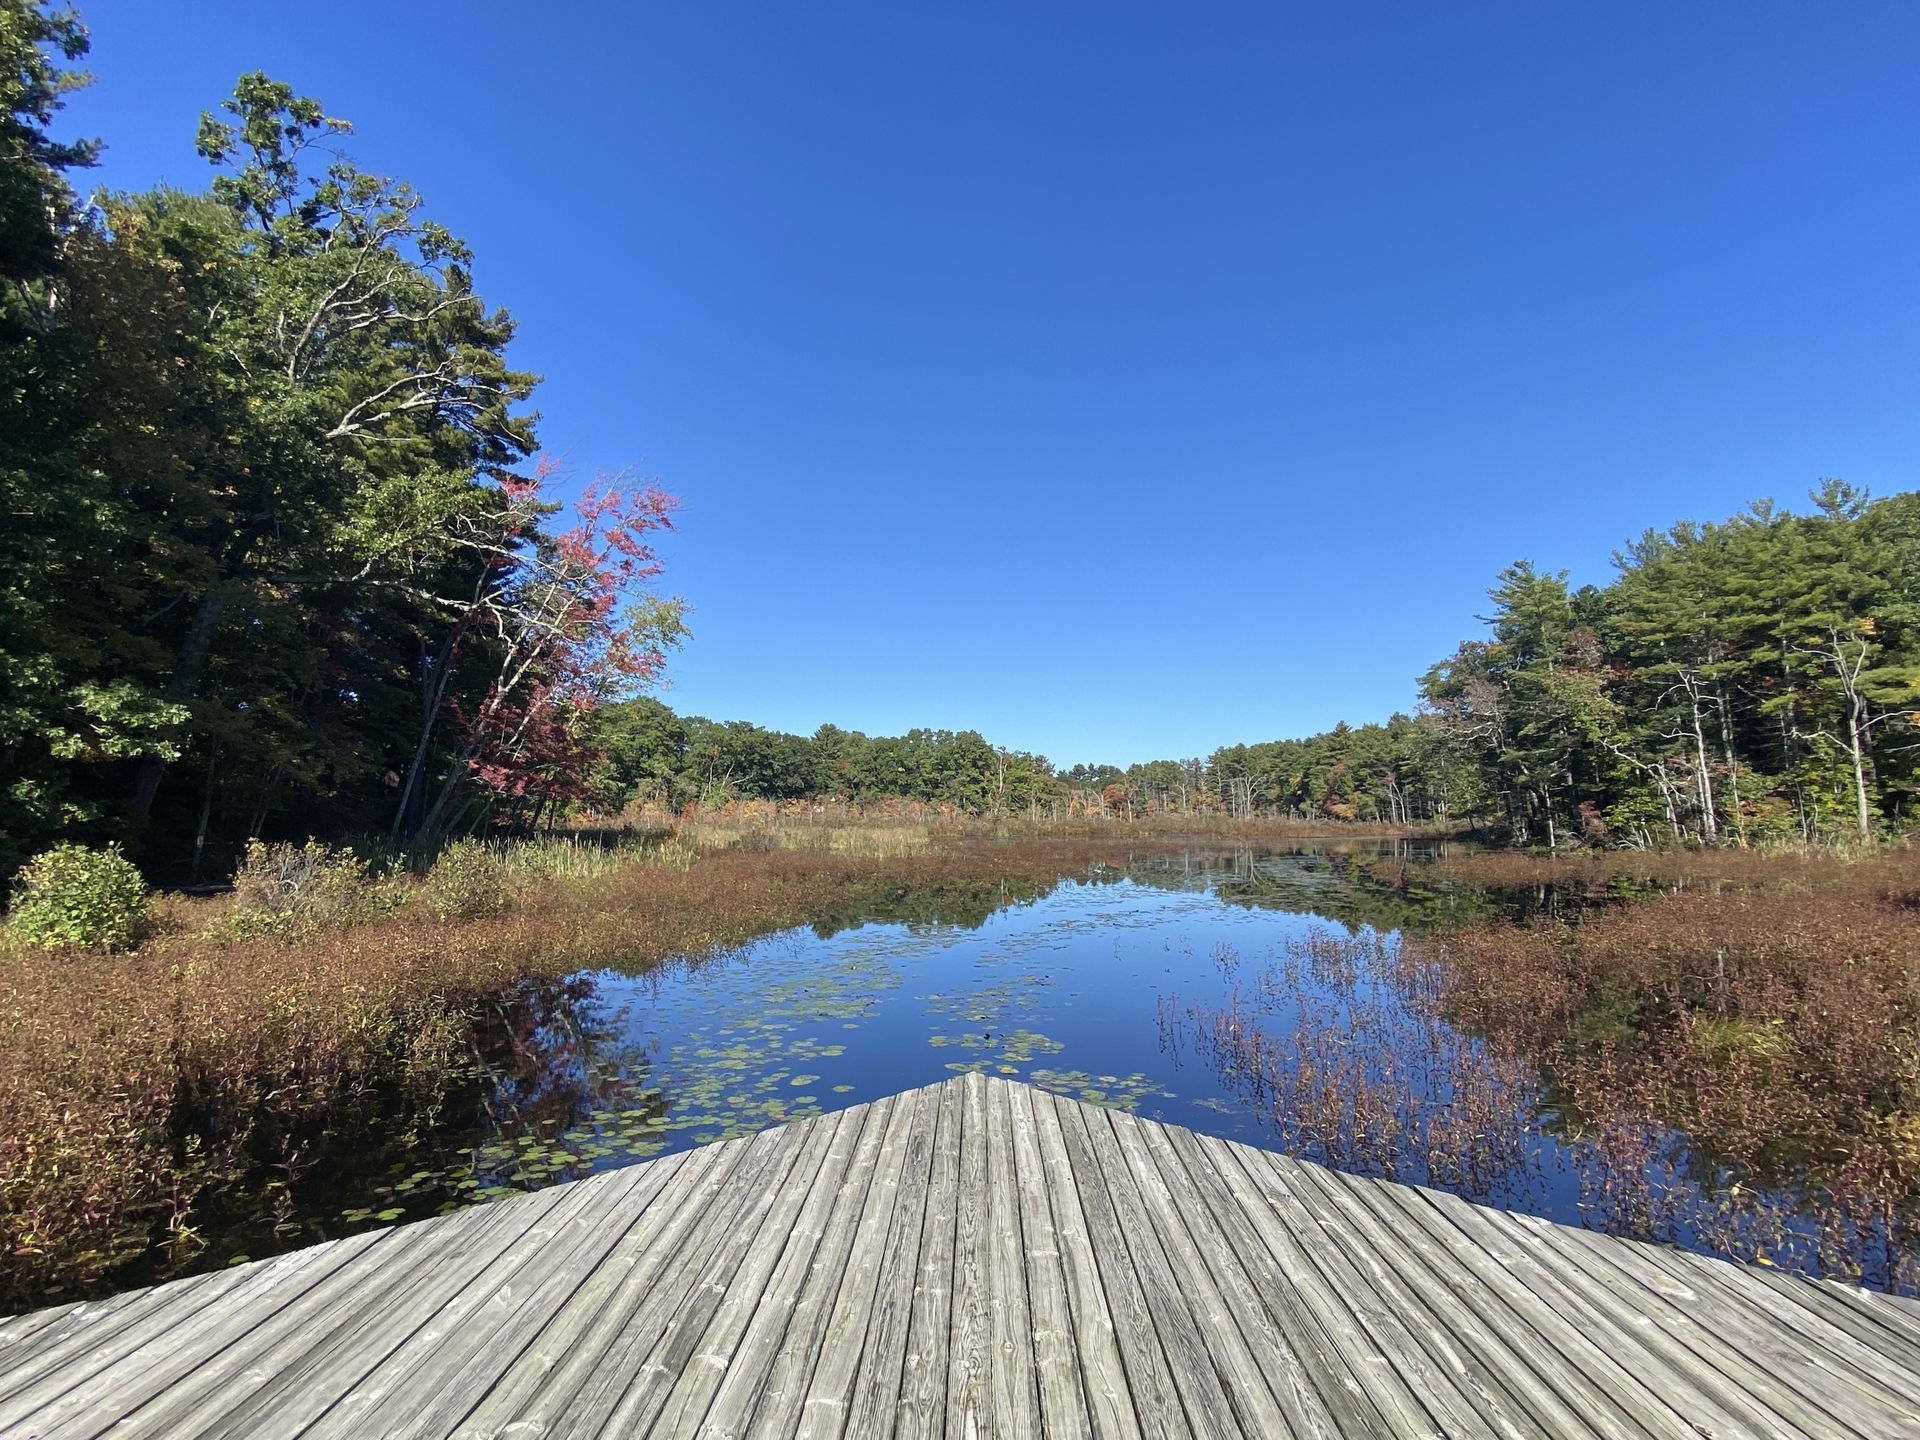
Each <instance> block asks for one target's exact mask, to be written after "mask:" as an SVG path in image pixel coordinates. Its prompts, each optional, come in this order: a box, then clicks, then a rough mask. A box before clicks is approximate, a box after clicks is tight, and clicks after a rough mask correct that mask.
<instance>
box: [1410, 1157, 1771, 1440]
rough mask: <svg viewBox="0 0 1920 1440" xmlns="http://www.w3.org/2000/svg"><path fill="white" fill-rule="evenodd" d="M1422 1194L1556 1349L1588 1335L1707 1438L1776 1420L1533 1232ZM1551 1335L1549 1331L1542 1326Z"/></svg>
mask: <svg viewBox="0 0 1920 1440" xmlns="http://www.w3.org/2000/svg"><path fill="white" fill-rule="evenodd" d="M1422 1193H1423V1194H1424V1195H1425V1196H1426V1198H1427V1200H1428V1201H1429V1202H1430V1203H1431V1204H1432V1205H1433V1207H1434V1208H1435V1209H1436V1210H1438V1211H1439V1212H1440V1213H1441V1214H1442V1215H1444V1216H1445V1217H1446V1218H1447V1219H1448V1220H1450V1221H1452V1222H1453V1224H1454V1225H1455V1226H1456V1227H1458V1228H1459V1229H1460V1230H1461V1231H1462V1232H1464V1233H1465V1234H1466V1236H1467V1237H1468V1239H1469V1240H1471V1241H1473V1242H1474V1243H1476V1244H1477V1245H1479V1246H1480V1247H1481V1248H1482V1249H1484V1250H1486V1251H1487V1252H1488V1253H1489V1254H1490V1255H1491V1256H1492V1257H1493V1259H1494V1260H1495V1261H1496V1262H1497V1263H1498V1264H1500V1265H1501V1266H1502V1267H1504V1268H1505V1269H1506V1270H1507V1271H1508V1272H1510V1273H1511V1274H1512V1275H1514V1277H1515V1278H1517V1279H1518V1280H1520V1281H1521V1283H1522V1284H1524V1285H1525V1286H1526V1287H1527V1288H1528V1289H1529V1290H1531V1291H1532V1292H1533V1294H1534V1295H1536V1296H1537V1297H1539V1299H1540V1300H1541V1301H1543V1302H1544V1303H1545V1305H1546V1306H1547V1308H1548V1309H1549V1310H1551V1311H1552V1312H1554V1313H1555V1314H1556V1315H1557V1316H1558V1317H1559V1323H1558V1325H1557V1326H1556V1327H1555V1328H1556V1329H1558V1330H1559V1332H1560V1337H1559V1338H1560V1342H1561V1344H1562V1346H1563V1349H1564V1348H1565V1347H1566V1346H1569V1345H1571V1344H1573V1343H1574V1342H1573V1339H1572V1337H1574V1336H1580V1337H1583V1338H1587V1339H1590V1340H1591V1341H1592V1342H1593V1344H1595V1345H1596V1346H1598V1347H1599V1349H1600V1350H1601V1351H1602V1353H1603V1354H1604V1355H1605V1356H1606V1358H1607V1359H1608V1360H1609V1361H1611V1362H1612V1364H1613V1365H1614V1366H1615V1367H1616V1368H1617V1369H1618V1370H1620V1371H1623V1372H1626V1373H1628V1374H1631V1375H1633V1376H1635V1377H1637V1378H1639V1379H1641V1380H1643V1381H1644V1382H1645V1383H1646V1386H1647V1388H1648V1389H1649V1390H1651V1391H1653V1392H1654V1393H1656V1394H1657V1395H1658V1396H1659V1398H1660V1400H1661V1401H1662V1403H1664V1404H1666V1405H1668V1406H1670V1407H1672V1408H1673V1409H1674V1410H1677V1411H1678V1412H1679V1413H1680V1415H1681V1417H1682V1418H1683V1419H1684V1420H1685V1421H1686V1423H1687V1424H1688V1425H1690V1426H1692V1427H1693V1429H1694V1431H1695V1432H1696V1433H1701V1432H1704V1433H1707V1434H1711V1435H1714V1436H1729V1437H1732V1436H1739V1437H1749V1436H1760V1435H1773V1434H1775V1433H1777V1432H1778V1430H1779V1428H1780V1427H1779V1421H1778V1418H1777V1417H1775V1416H1773V1415H1771V1414H1770V1413H1769V1412H1767V1411H1766V1410H1764V1409H1763V1408H1761V1407H1758V1406H1756V1405H1753V1404H1751V1403H1749V1402H1748V1401H1747V1400H1746V1399H1745V1397H1743V1396H1740V1395H1738V1394H1732V1393H1729V1387H1727V1386H1726V1385H1725V1383H1724V1382H1723V1381H1722V1379H1721V1377H1719V1376H1718V1375H1716V1374H1713V1373H1711V1372H1708V1371H1706V1370H1705V1368H1704V1367H1701V1366H1698V1365H1696V1364H1694V1363H1693V1357H1692V1356H1690V1355H1687V1354H1686V1353H1684V1352H1683V1351H1680V1350H1679V1349H1678V1347H1676V1346H1674V1345H1673V1343H1672V1341H1671V1340H1670V1339H1668V1338H1667V1337H1665V1336H1663V1335H1660V1334H1658V1333H1657V1332H1656V1329H1655V1327H1654V1326H1653V1325H1652V1323H1651V1322H1648V1321H1645V1320H1644V1319H1643V1318H1642V1317H1637V1316H1635V1315H1634V1314H1633V1313H1632V1312H1631V1311H1628V1310H1626V1309H1625V1308H1624V1307H1622V1306H1619V1305H1617V1304H1615V1303H1612V1302H1611V1301H1610V1300H1609V1299H1608V1298H1607V1297H1606V1296H1605V1295H1604V1293H1603V1292H1601V1291H1600V1290H1599V1289H1598V1287H1596V1286H1593V1285H1592V1284H1591V1283H1589V1282H1587V1281H1586V1280H1585V1278H1584V1277H1583V1276H1579V1275H1576V1274H1569V1273H1567V1272H1568V1267H1566V1266H1563V1265H1560V1264H1558V1263H1557V1262H1556V1261H1555V1259H1554V1257H1553V1256H1552V1254H1551V1253H1549V1252H1548V1250H1547V1247H1546V1246H1545V1245H1544V1244H1543V1243H1541V1242H1540V1241H1539V1239H1538V1238H1537V1237H1533V1236H1528V1235H1524V1234H1515V1233H1514V1232H1513V1231H1511V1230H1509V1229H1507V1228H1506V1227H1505V1226H1503V1225H1502V1224H1500V1223H1499V1221H1500V1218H1501V1217H1500V1216H1499V1215H1498V1213H1497V1212H1495V1211H1492V1210H1488V1209H1484V1208H1483V1207H1481V1206H1478V1205H1471V1204H1469V1203H1468V1202H1466V1201H1465V1200H1462V1199H1460V1198H1459V1197H1458V1196H1455V1195H1449V1194H1447V1193H1446V1192H1444V1191H1439V1190H1434V1191H1423V1192H1422ZM1549 1333H1551V1332H1549Z"/></svg>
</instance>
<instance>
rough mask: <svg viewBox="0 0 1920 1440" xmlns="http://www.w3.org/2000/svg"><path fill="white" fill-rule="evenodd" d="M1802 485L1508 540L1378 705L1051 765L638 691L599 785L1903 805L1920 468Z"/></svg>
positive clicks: (1615, 835)
mask: <svg viewBox="0 0 1920 1440" xmlns="http://www.w3.org/2000/svg"><path fill="white" fill-rule="evenodd" d="M1809 499H1810V501H1811V502H1812V503H1811V508H1810V509H1808V510H1807V511H1806V512H1805V513H1802V514H1795V513H1792V512H1790V511H1788V510H1787V509H1785V508H1781V507H1776V506H1774V505H1773V504H1771V503H1770V502H1760V503H1756V504H1755V505H1753V506H1751V507H1750V508H1749V509H1748V510H1747V511H1745V512H1744V513H1742V514H1739V515H1736V516H1734V517H1732V518H1731V519H1729V520H1727V521H1725V522H1722V523H1717V524H1695V523H1691V522H1689V523H1685V524H1680V525H1676V526H1674V527H1672V528H1671V529H1669V530H1666V531H1651V530H1650V531H1648V532H1647V533H1646V534H1644V535H1642V536H1641V537H1640V538H1639V539H1638V540H1636V541H1634V542H1632V543H1631V544H1629V545H1628V546H1626V547H1625V548H1624V549H1623V550H1621V551H1620V552H1619V553H1618V554H1616V556H1615V557H1614V559H1615V571H1616V573H1615V575H1614V578H1613V579H1612V581H1611V582H1610V583H1608V584H1606V585H1604V586H1593V585H1588V586H1583V587H1581V588H1579V589H1577V590H1576V589H1572V588H1570V587H1569V585H1568V583H1567V577H1566V573H1565V572H1564V571H1562V572H1559V573H1549V572H1543V571H1541V570H1538V569H1536V568H1535V567H1534V566H1533V565H1531V564H1529V563H1527V562H1525V561H1522V562H1519V563H1517V564H1515V565H1512V566H1510V567H1508V568H1507V569H1506V570H1504V571H1502V572H1501V574H1500V575H1499V577H1498V580H1497V583H1496V584H1495V585H1494V587H1493V588H1492V590H1491V591H1490V592H1489V598H1490V600H1491V601H1492V606H1491V612H1490V614H1489V615H1488V616H1486V617H1485V623H1486V625H1487V633H1486V635H1485V636H1484V637H1482V638H1479V639H1473V640H1468V641H1465V642H1464V643H1462V644H1461V645H1460V647H1459V648H1458V649H1457V650H1455V651H1454V653H1453V654H1452V655H1450V656H1448V657H1447V658H1446V659H1444V660H1442V661H1441V662H1440V663H1438V664H1436V665H1435V666H1433V667H1432V668H1431V669H1430V670H1428V671H1427V673H1426V674H1425V675H1424V676H1423V677H1422V678H1421V680H1420V687H1419V689H1420V706H1419V708H1418V710H1417V711H1416V712H1415V713H1414V714H1412V715H1410V716H1409V715H1395V716H1393V717H1392V718H1391V719H1390V720H1388V721H1387V722H1386V723H1385V724H1368V725H1361V726H1358V727H1350V726H1347V725H1345V724H1341V725H1336V726H1335V727H1334V728H1333V729H1331V730H1329V731H1326V732H1325V733H1323V734H1319V735H1313V736H1309V737H1307V738H1305V739H1298V740H1275V741H1268V742H1264V743H1260V744H1251V745H1228V746H1223V747H1221V748H1220V749H1217V750H1215V751H1214V752H1213V753H1212V754H1211V755H1208V756H1206V757H1204V758H1202V757H1194V758H1191V759H1186V760H1154V761H1149V762H1146V763H1143V764H1136V765H1131V766H1127V767H1121V766H1116V765H1100V764H1082V765H1075V766H1073V767H1071V768H1068V769H1056V768H1055V767H1054V766H1053V765H1052V764H1051V763H1050V762H1049V761H1048V760H1047V759H1046V758H1045V757H1044V756H1039V755H1032V754H1028V753H1025V752H1021V751H1008V750H1001V749H998V748H996V747H995V746H993V745H991V744H989V743H988V742H987V741H985V740H984V739H983V738H982V737H980V736H979V735H977V734H975V733H973V732H971V731H966V732H960V733H958V734H952V733H948V732H944V731H927V730H916V731H913V732H911V733H910V734H908V735H906V736H903V737H899V738H896V739H886V738H882V739H870V738H868V737H867V736H865V735H862V734H859V733H858V732H854V731H845V730H840V729H837V728H836V727H833V726H824V727H822V728H821V729H820V730H819V731H818V732H817V733H816V734H814V735H813V736H799V735H787V734H781V733H778V732H775V731H770V730H763V729H760V728H759V727H757V726H754V725H750V724H747V723H746V722H743V721H736V722H732V723H729V724H724V725H720V724H715V723H714V722H712V721H708V720H704V719H699V718H690V719H682V718H680V717H678V716H675V715H674V714H673V712H672V711H671V710H669V709H668V708H667V707H666V706H664V705H662V704H661V703H660V702H659V701H657V700H655V699H652V698H651V697H643V698H641V699H638V700H635V701H631V702H626V703H624V704H615V705H613V706H610V707H607V708H606V709H604V710H603V711H601V712H598V713H597V714H596V716H595V717H594V719H593V722H592V724H593V727H594V733H595V734H596V735H597V736H598V737H599V743H601V744H602V745H603V746H604V748H605V751H606V755H607V760H606V761H605V763H604V764H603V765H602V767H601V769H600V770H599V771H598V772H596V773H597V775H598V777H599V779H598V781H597V782H596V786H595V787H594V789H593V798H594V799H595V800H596V801H597V802H598V803H601V804H620V803H626V802H628V801H631V800H632V799H635V798H644V799H653V800H656V801H658V802H660V803H664V804H669V805H680V804H684V803H686V802H687V801H689V800H702V801H707V802H712V801H714V800H726V799H730V798H739V797H760V798H769V799H784V798H794V797H799V796H831V797H834V798H837V799H846V800H860V799H863V798H871V797H874V796H878V795H901V796H910V797H913V798H919V799H926V800H933V801H940V802H945V803H951V804H953V805H955V806H957V807H960V808H964V809H967V810H971V811H977V812H982V813H999V814H1028V815H1038V814H1046V815H1049V816H1053V817H1060V816H1071V815H1094V816H1105V817H1110V818H1136V817H1139V816H1143V815H1152V814H1208V813H1211V814H1225V815H1232V816H1241V817H1253V816H1257V815H1269V816H1272V815H1281V816H1295V817H1299V818H1302V819H1331V820H1342V821H1371V822H1378V823H1385V824H1399V825H1413V824H1420V823H1424V822H1444V823H1453V824H1467V825H1475V826H1480V827H1484V828H1487V829H1490V830H1492V831H1494V832H1496V833H1498V834H1499V835H1500V836H1502V837H1503V838H1506V839H1510V840H1512V841H1515V842H1518V843H1522V844H1526V843H1545V844H1548V845H1551V846H1555V847H1558V846H1560V845H1564V844H1589V843H1591V844H1603V845H1615V844H1630V845H1660V844H1672V843H1706V844H1715V843H1738V844H1746V843H1752V842H1755V841H1778V840H1782V839H1797V840H1801V841H1817V840H1822V839H1830V838H1834V837H1841V836H1854V837H1865V836H1872V835H1875V834H1878V833H1883V832H1889V831H1893V830H1898V829H1901V828H1904V827H1905V826H1906V825H1908V824H1909V823H1910V822H1911V821H1912V820H1913V818H1914V814H1913V803H1914V794H1915V791H1916V788H1920V762H1917V760H1916V757H1920V730H1917V729H1916V725H1915V719H1916V716H1920V493H1916V492H1909V493H1905V494H1900V495H1895V496H1891V497H1889V498H1886V499H1883V500H1878V501H1872V500H1870V499H1869V498H1868V497H1867V496H1865V495H1863V494H1860V493H1859V492H1857V491H1855V490H1854V489H1852V488H1851V487H1849V486H1847V485H1846V484H1844V483H1842V482H1840V481H1837V480H1829V481H1826V482H1823V483H1822V484H1821V485H1820V487H1819V488H1818V489H1816V490H1814V491H1813V492H1811V494H1810V495H1809Z"/></svg>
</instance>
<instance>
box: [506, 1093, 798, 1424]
mask: <svg viewBox="0 0 1920 1440" xmlns="http://www.w3.org/2000/svg"><path fill="white" fill-rule="evenodd" d="M810 1123H812V1124H817V1123H818V1122H810ZM806 1130H807V1127H806V1126H800V1125H793V1126H788V1127H786V1128H785V1129H783V1130H768V1131H765V1132H763V1133H762V1134H759V1135H756V1136H754V1137H753V1138H752V1139H751V1140H750V1141H748V1142H747V1144H746V1146H745V1148H744V1153H743V1155H742V1159H741V1163H740V1166H739V1168H738V1169H737V1170H736V1171H735V1172H734V1173H733V1174H732V1175H731V1176H729V1177H728V1180H727V1183H726V1184H725V1185H724V1186H722V1187H720V1188H719V1189H718V1190H717V1191H716V1192H715V1194H714V1196H713V1199H712V1202H711V1203H710V1204H709V1205H708V1206H707V1207H706V1208H705V1210H704V1212H703V1213H702V1214H701V1215H700V1216H698V1217H697V1219H696V1221H695V1223H694V1224H693V1225H692V1226H691V1227H689V1229H688V1231H687V1232H686V1233H685V1234H684V1236H683V1238H681V1239H680V1242H679V1243H678V1244H676V1245H675V1246H674V1247H673V1248H672V1249H671V1250H667V1251H666V1253H665V1254H664V1256H663V1260H664V1263H662V1264H660V1265H658V1266H655V1267H649V1273H648V1276H647V1279H646V1283H645V1284H644V1285H643V1284H641V1283H640V1282H639V1281H638V1280H637V1279H636V1280H630V1281H629V1282H628V1283H627V1284H625V1285H623V1286H622V1289H623V1291H624V1292H626V1293H625V1295H624V1296H623V1301H622V1303H621V1304H620V1305H619V1306H618V1307H617V1308H616V1309H615V1310H614V1312H613V1314H612V1315H611V1316H610V1317H609V1322H610V1325H612V1326H613V1327H615V1328H612V1329H611V1333H610V1334H609V1335H608V1336H607V1344H606V1346H605V1348H603V1349H600V1350H599V1351H598V1353H597V1355H596V1356H595V1359H594V1363H593V1364H592V1365H591V1366H588V1367H586V1369H585V1371H584V1373H582V1374H581V1375H580V1376H579V1378H578V1381H577V1383H574V1384H572V1385H571V1386H570V1387H569V1390H568V1393H567V1395H566V1397H565V1400H564V1401H563V1402H562V1403H561V1404H560V1405H558V1406H557V1407H554V1408H552V1409H548V1407H546V1406H542V1407H541V1409H542V1410H543V1411H545V1412H546V1413H547V1415H548V1417H549V1418H548V1419H547V1420H546V1426H547V1428H546V1431H545V1433H546V1434H549V1435H555V1436H575V1437H580V1440H590V1437H598V1436H599V1435H601V1434H603V1433H606V1431H607V1428H608V1426H607V1417H608V1416H609V1414H610V1413H611V1412H612V1411H613V1409H614V1407H615V1406H617V1405H618V1404H619V1403H620V1398H621V1396H622V1394H623V1393H624V1392H625V1391H626V1389H627V1386H628V1385H629V1383H631V1382H632V1381H634V1380H635V1379H636V1378H637V1377H638V1375H639V1374H640V1372H641V1369H642V1367H643V1366H644V1365H646V1364H647V1363H648V1358H649V1356H650V1355H651V1354H652V1353H653V1351H654V1349H655V1346H656V1345H657V1343H658V1342H659V1340H660V1338H661V1336H662V1335H664V1334H665V1333H666V1330H667V1327H668V1326H669V1325H670V1324H671V1323H672V1321H673V1319H674V1317H675V1315H676V1314H677V1313H678V1312H679V1311H680V1309H681V1307H682V1305H683V1304H685V1303H687V1302H688V1300H689V1298H690V1296H691V1295H692V1294H693V1292H694V1291H695V1289H696V1288H697V1287H698V1286H699V1285H700V1284H701V1283H702V1280H703V1278H704V1277H705V1273H706V1271H707V1268H708V1266H709V1265H710V1263H711V1261H712V1258H713V1257H714V1255H715V1254H716V1253H717V1252H718V1251H719V1250H720V1249H721V1248H722V1247H724V1246H725V1245H726V1244H727V1242H728V1240H729V1238H730V1237H732V1235H733V1234H734V1232H735V1231H736V1230H737V1229H738V1228H739V1227H741V1226H742V1225H745V1224H747V1223H749V1221H750V1220H751V1218H752V1215H753V1213H754V1210H755V1207H756V1206H757V1205H759V1204H760V1203H761V1201H762V1200H763V1199H764V1198H765V1196H766V1192H767V1188H768V1186H769V1185H775V1184H778V1182H779V1179H780V1177H781V1176H783V1175H784V1174H785V1173H786V1170H787V1169H788V1168H789V1166H790V1165H791V1163H792V1159H793V1153H792V1151H793V1147H794V1146H796V1145H797V1144H798V1143H800V1142H802V1141H803V1140H804V1138H805V1134H806ZM661 1248H663V1249H664V1247H661ZM596 1328H598V1327H596ZM518 1423H519V1424H520V1425H521V1426H523V1427H530V1423H531V1421H530V1419H528V1420H522V1421H520V1422H518Z"/></svg>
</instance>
